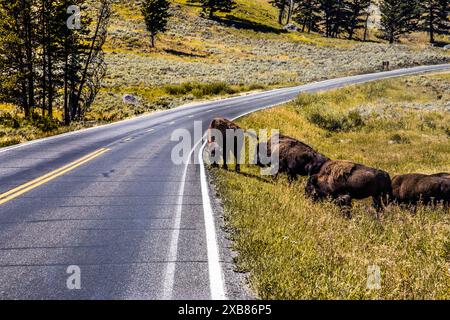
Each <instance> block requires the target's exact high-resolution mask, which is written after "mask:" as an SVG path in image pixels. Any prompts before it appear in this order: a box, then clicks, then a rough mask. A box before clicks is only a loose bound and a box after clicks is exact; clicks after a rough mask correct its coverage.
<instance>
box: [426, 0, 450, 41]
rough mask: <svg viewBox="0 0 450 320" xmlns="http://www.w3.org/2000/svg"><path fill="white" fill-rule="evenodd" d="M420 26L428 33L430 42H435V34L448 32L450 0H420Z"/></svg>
mask: <svg viewBox="0 0 450 320" xmlns="http://www.w3.org/2000/svg"><path fill="white" fill-rule="evenodd" d="M420 5H421V10H422V12H421V13H422V14H421V19H420V20H421V27H422V30H424V31H426V32H428V34H429V35H430V43H434V42H435V35H436V34H448V33H449V32H450V22H449V15H450V1H449V0H422V1H421V2H420Z"/></svg>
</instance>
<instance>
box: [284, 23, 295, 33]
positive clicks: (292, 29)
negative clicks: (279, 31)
mask: <svg viewBox="0 0 450 320" xmlns="http://www.w3.org/2000/svg"><path fill="white" fill-rule="evenodd" d="M283 30H285V31H288V32H295V31H298V28H297V26H296V25H294V24H292V23H288V24H287V25H285V26H284V27H283Z"/></svg>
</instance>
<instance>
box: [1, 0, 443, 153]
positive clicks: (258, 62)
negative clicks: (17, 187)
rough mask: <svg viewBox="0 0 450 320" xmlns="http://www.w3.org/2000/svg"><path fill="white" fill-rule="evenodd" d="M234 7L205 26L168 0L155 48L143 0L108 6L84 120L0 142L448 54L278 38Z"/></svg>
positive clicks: (269, 24)
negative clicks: (130, 98)
mask: <svg viewBox="0 0 450 320" xmlns="http://www.w3.org/2000/svg"><path fill="white" fill-rule="evenodd" d="M237 4H238V5H237V8H236V10H234V11H233V12H232V13H231V14H222V15H219V18H218V19H216V20H214V21H211V20H208V19H205V18H202V17H200V11H201V10H200V8H199V7H198V6H196V5H192V4H189V3H188V0H174V1H173V6H172V18H171V19H170V23H169V30H168V31H167V32H166V33H165V34H163V35H161V36H159V37H158V40H157V42H156V48H155V49H153V48H150V42H149V37H148V34H147V32H146V30H145V24H144V22H143V18H142V16H141V13H140V1H138V0H131V1H121V0H114V5H113V17H112V20H111V26H110V28H109V36H108V40H107V42H106V46H105V51H106V61H107V63H108V74H107V77H106V79H105V81H104V84H103V86H102V88H101V91H100V93H99V95H98V96H97V99H96V101H95V103H94V105H93V106H92V108H91V111H90V112H88V113H87V115H86V119H85V120H86V121H85V122H84V123H78V124H74V125H72V126H71V127H59V128H55V127H54V125H48V124H47V123H44V124H42V123H39V124H35V123H30V122H29V121H22V120H20V121H15V122H14V121H12V120H8V121H3V122H1V123H0V132H2V133H0V146H1V145H3V146H4V145H10V144H14V143H18V142H23V141H26V140H31V139H35V138H38V137H42V136H46V135H52V134H55V133H57V132H62V131H69V130H73V129H76V128H79V127H85V126H92V125H97V124H100V123H105V122H110V121H117V120H120V119H124V118H127V117H131V116H134V115H139V114H142V113H145V112H149V111H153V110H157V109H166V108H171V107H174V106H177V105H180V104H184V103H188V102H191V101H193V100H199V99H205V98H211V97H213V96H224V95H230V94H238V93H240V92H244V91H252V90H261V89H267V88H272V87H279V86H286V85H293V84H300V83H306V82H310V81H316V80H321V79H326V78H332V77H337V76H343V75H350V74H358V73H365V72H373V71H378V70H380V69H381V64H382V61H385V60H389V61H390V63H391V66H392V68H398V67H405V66H413V65H421V64H436V63H442V62H445V61H448V60H449V54H448V52H445V51H442V50H440V49H431V48H429V47H428V46H426V45H420V44H419V45H418V44H414V45H412V44H408V45H393V46H390V45H387V44H384V43H376V42H370V43H362V42H358V41H347V40H339V39H326V38H324V37H322V36H321V35H317V34H305V33H300V32H293V33H288V32H284V31H283V29H282V27H281V26H279V25H278V24H277V10H276V9H275V8H274V7H272V6H271V5H270V4H269V3H268V0H252V1H250V0H237ZM371 38H375V37H374V36H373V35H372V36H371ZM408 43H409V42H408ZM125 94H132V95H134V96H136V98H137V103H134V104H124V103H123V102H122V97H123V96H124V95H125ZM2 110H3V111H2ZM2 112H3V113H4V112H8V117H9V115H11V114H12V118H17V117H19V118H20V112H19V111H18V110H17V109H16V108H14V106H10V105H9V106H5V105H3V106H0V113H2ZM8 119H9V118H8Z"/></svg>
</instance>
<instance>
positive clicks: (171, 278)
mask: <svg viewBox="0 0 450 320" xmlns="http://www.w3.org/2000/svg"><path fill="white" fill-rule="evenodd" d="M200 142H201V140H200ZM197 145H198V143H197V144H196V145H195V146H194V148H193V149H192V150H191V152H190V153H189V156H188V158H187V161H186V164H185V166H184V171H183V175H182V177H181V183H180V189H179V191H178V201H177V211H176V213H175V222H174V227H173V228H174V229H173V232H172V235H171V237H170V246H169V255H168V259H167V260H168V263H167V266H166V271H165V276H164V283H163V298H162V299H163V300H172V299H173V288H174V283H175V269H176V261H177V256H178V241H179V238H180V227H181V215H182V213H183V198H184V187H185V185H186V176H187V171H188V166H189V162H190V159H191V157H192V153H193V152H194V150H195V147H196V146H197Z"/></svg>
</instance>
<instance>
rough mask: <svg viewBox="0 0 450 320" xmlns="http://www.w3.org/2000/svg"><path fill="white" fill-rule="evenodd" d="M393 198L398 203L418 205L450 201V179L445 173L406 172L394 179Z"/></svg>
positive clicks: (445, 203) (447, 202)
mask: <svg viewBox="0 0 450 320" xmlns="http://www.w3.org/2000/svg"><path fill="white" fill-rule="evenodd" d="M392 191H393V197H394V198H393V200H394V201H395V202H396V203H398V204H404V205H412V206H416V205H417V204H418V203H422V204H424V205H436V204H437V203H440V202H443V203H444V205H445V206H446V207H448V206H449V202H450V179H448V178H445V177H444V176H443V175H425V174H404V175H398V176H395V177H394V178H393V179H392Z"/></svg>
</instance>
